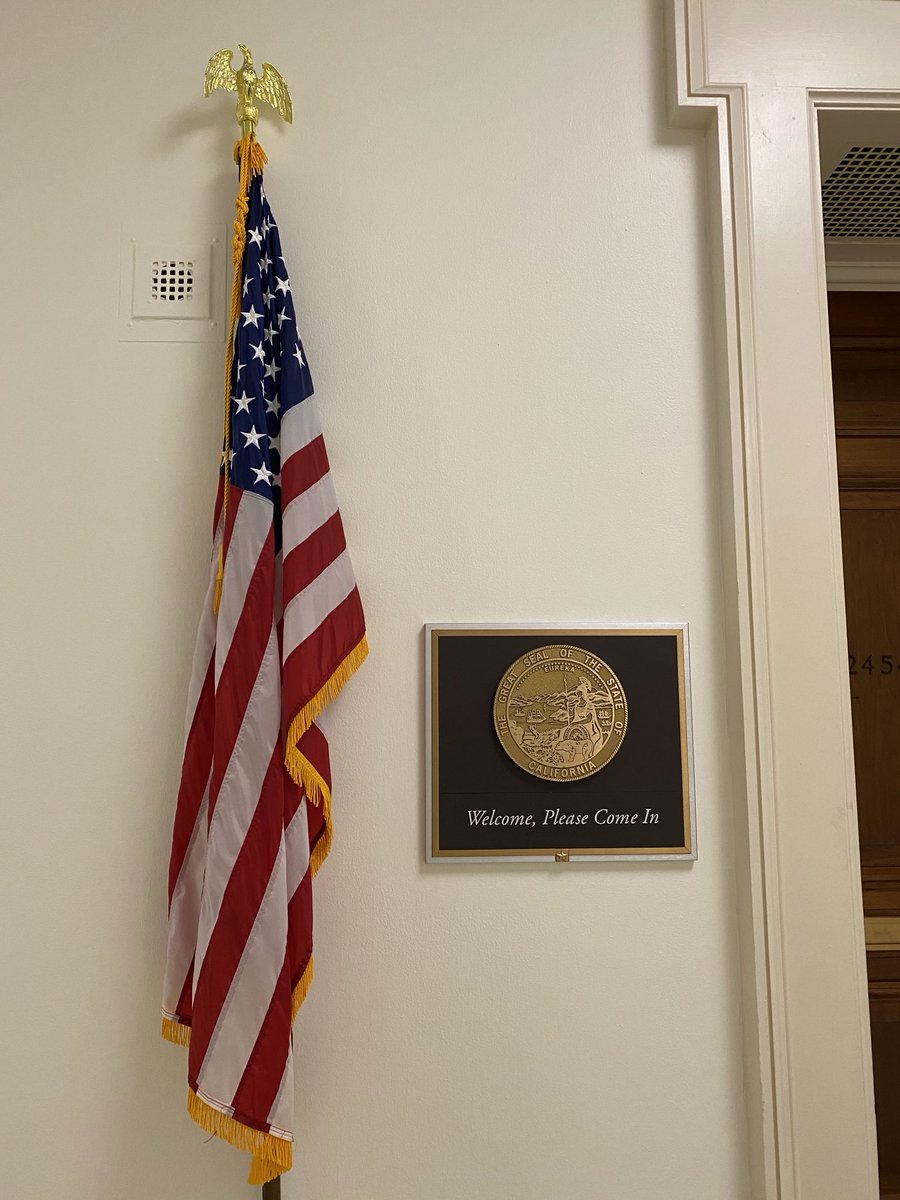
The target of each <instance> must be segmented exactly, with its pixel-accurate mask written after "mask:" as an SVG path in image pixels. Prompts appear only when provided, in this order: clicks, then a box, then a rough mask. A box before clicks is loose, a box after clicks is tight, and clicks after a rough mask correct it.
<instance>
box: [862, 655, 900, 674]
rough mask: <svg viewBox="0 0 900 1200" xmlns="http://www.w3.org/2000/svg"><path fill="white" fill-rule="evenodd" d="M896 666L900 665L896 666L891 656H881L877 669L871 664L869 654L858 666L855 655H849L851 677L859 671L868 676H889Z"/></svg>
mask: <svg viewBox="0 0 900 1200" xmlns="http://www.w3.org/2000/svg"><path fill="white" fill-rule="evenodd" d="M898 665H900V664H896V663H895V662H894V656H893V654H882V656H881V667H880V668H879V667H877V666H876V665H875V664H874V663H873V662H872V655H871V654H869V655H867V656H866V657H865V658H864V659H863V661H862V662H861V663H859V664H857V658H856V655H855V654H851V655H850V674H851V675H856V674H857V673H858V672H859V671H865V672H866V673H867V674H868V675H874V674H876V673H877V674H879V675H890V674H891V673H892V672H893V670H894V667H895V666H898Z"/></svg>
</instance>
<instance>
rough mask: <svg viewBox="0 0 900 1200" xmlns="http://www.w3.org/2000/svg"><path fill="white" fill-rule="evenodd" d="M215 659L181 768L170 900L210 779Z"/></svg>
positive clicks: (214, 716) (170, 866) (213, 721)
mask: <svg viewBox="0 0 900 1200" xmlns="http://www.w3.org/2000/svg"><path fill="white" fill-rule="evenodd" d="M214 680H215V661H214V658H213V657H211V658H210V661H209V667H208V668H207V671H206V678H205V679H204V680H203V687H202V688H201V689H200V695H199V697H198V698H197V707H196V708H195V709H194V716H193V720H192V721H191V731H190V733H189V734H188V738H187V742H186V743H185V747H184V762H183V765H182V768H181V785H180V787H179V789H178V806H177V808H176V809H175V825H174V829H173V832H172V853H171V855H170V857H169V904H170V905H171V903H172V895H173V893H174V891H175V884H176V883H177V882H178V876H179V874H180V872H181V867H182V864H183V863H184V856H185V854H187V848H188V846H189V845H190V842H191V837H192V836H193V833H194V826H195V825H196V823H197V814H198V813H199V812H200V805H201V804H202V803H203V794H204V792H205V791H206V785H207V783H208V782H209V769H210V767H211V765H212V748H213V726H214V724H215V719H216V703H215V694H214Z"/></svg>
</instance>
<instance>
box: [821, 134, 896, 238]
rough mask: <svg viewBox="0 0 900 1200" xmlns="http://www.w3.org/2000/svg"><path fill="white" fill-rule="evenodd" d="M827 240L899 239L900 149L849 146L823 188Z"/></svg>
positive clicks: (823, 213) (823, 209)
mask: <svg viewBox="0 0 900 1200" xmlns="http://www.w3.org/2000/svg"><path fill="white" fill-rule="evenodd" d="M822 216H823V219H824V223H825V236H826V238H897V237H900V146H851V148H850V149H849V150H848V151H847V153H846V154H845V155H844V157H843V158H842V159H841V161H840V162H839V163H838V164H837V166H836V167H835V168H834V170H833V171H832V172H831V174H830V175H829V176H828V178H827V179H826V180H825V182H824V183H823V184H822Z"/></svg>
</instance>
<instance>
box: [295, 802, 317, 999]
mask: <svg viewBox="0 0 900 1200" xmlns="http://www.w3.org/2000/svg"><path fill="white" fill-rule="evenodd" d="M306 807H307V809H313V808H315V810H316V811H315V815H314V816H312V815H311V819H314V820H316V821H317V822H320V823H321V826H322V828H323V829H324V818H323V817H322V813H321V810H320V809H319V808H318V807H317V806H316V805H313V804H308V805H307V806H306ZM316 840H318V839H316ZM310 846H312V837H310ZM312 881H313V877H312V871H310V870H307V872H306V874H305V875H304V876H303V879H302V880H301V881H300V886H299V887H298V888H297V890H296V891H295V892H294V894H293V896H291V898H290V901H289V902H288V958H289V960H290V964H291V994H292V995H293V991H294V988H295V987H296V986H297V984H298V983H299V982H300V980H301V979H302V978H303V972H304V971H305V970H306V968H307V967H308V966H309V960H310V958H311V957H312V951H313V892H312Z"/></svg>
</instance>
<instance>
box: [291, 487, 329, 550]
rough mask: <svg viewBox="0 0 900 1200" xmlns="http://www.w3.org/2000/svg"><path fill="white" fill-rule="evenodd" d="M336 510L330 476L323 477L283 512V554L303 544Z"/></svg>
mask: <svg viewBox="0 0 900 1200" xmlns="http://www.w3.org/2000/svg"><path fill="white" fill-rule="evenodd" d="M337 510H338V503H337V496H336V495H335V494H334V484H333V483H332V482H331V475H330V474H329V475H323V476H322V478H321V479H319V480H318V481H317V482H316V483H314V484H313V485H312V487H311V488H308V489H307V490H306V491H305V492H303V493H302V494H301V495H299V496H297V498H296V499H295V500H292V501H291V502H290V504H289V505H288V506H287V508H286V509H285V510H284V517H283V525H282V528H283V529H284V554H285V555H288V554H290V552H291V551H292V550H293V549H294V547H295V546H299V545H300V543H301V542H305V541H306V539H307V538H308V537H309V535H310V534H311V533H315V531H316V530H317V529H318V528H319V527H320V526H322V525H324V524H325V522H326V521H327V520H328V518H329V517H333V516H334V514H335V513H336V512H337Z"/></svg>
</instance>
